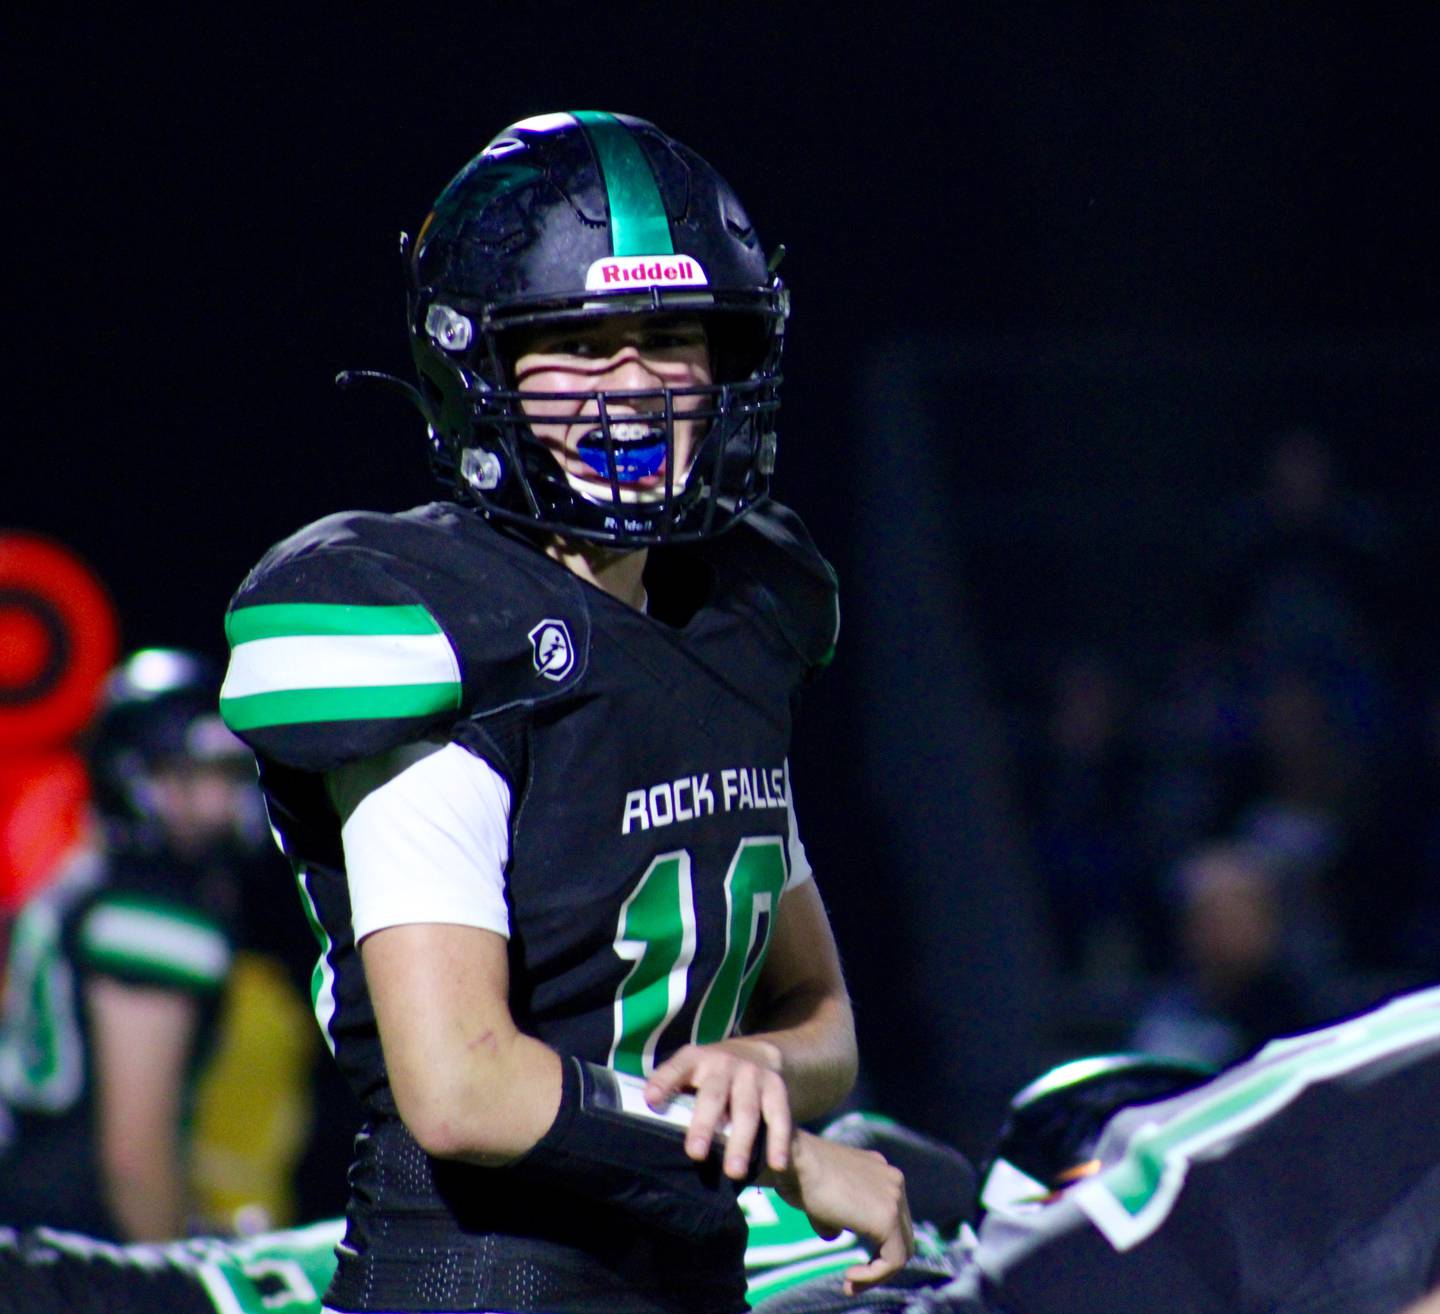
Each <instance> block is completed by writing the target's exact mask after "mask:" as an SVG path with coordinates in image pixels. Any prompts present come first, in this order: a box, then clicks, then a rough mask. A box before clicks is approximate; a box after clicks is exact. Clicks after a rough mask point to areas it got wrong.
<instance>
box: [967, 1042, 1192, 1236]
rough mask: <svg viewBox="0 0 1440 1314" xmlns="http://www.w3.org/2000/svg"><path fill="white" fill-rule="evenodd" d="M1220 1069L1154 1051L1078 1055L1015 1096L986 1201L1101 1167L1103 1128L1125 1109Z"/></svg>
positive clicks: (1054, 1186)
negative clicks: (1096, 1165) (1097, 1161)
mask: <svg viewBox="0 0 1440 1314" xmlns="http://www.w3.org/2000/svg"><path fill="white" fill-rule="evenodd" d="M1214 1075H1215V1069H1214V1068H1213V1067H1211V1066H1209V1065H1208V1064H1204V1063H1194V1062H1191V1061H1189V1060H1187V1059H1178V1058H1164V1057H1161V1056H1158V1055H1154V1054H1103V1055H1099V1056H1097V1057H1095V1058H1082V1059H1073V1060H1072V1061H1070V1062H1069V1063H1062V1064H1061V1065H1060V1066H1059V1067H1057V1068H1052V1069H1051V1070H1050V1071H1049V1072H1047V1073H1045V1074H1044V1075H1043V1076H1041V1077H1037V1078H1036V1079H1035V1080H1034V1081H1032V1082H1031V1083H1030V1084H1029V1085H1028V1086H1026V1087H1025V1088H1024V1089H1023V1090H1021V1091H1020V1092H1019V1093H1018V1094H1017V1095H1016V1096H1015V1097H1014V1098H1013V1099H1012V1100H1011V1101H1010V1107H1009V1110H1008V1111H1007V1113H1006V1117H1005V1121H1004V1123H1003V1124H1002V1125H1001V1128H1000V1134H999V1137H998V1138H997V1141H996V1145H995V1152H994V1155H993V1156H992V1158H991V1160H990V1163H989V1164H988V1165H987V1166H986V1169H985V1173H984V1177H983V1181H982V1185H981V1194H980V1203H981V1204H982V1205H983V1206H984V1207H986V1208H991V1209H993V1208H998V1207H1003V1206H1005V1205H1011V1204H1015V1203H1017V1202H1019V1201H1021V1200H1026V1201H1031V1200H1036V1199H1043V1198H1045V1197H1047V1196H1048V1195H1050V1194H1053V1193H1054V1192H1056V1191H1060V1190H1063V1189H1064V1188H1065V1187H1066V1186H1069V1185H1070V1184H1071V1183H1073V1182H1075V1181H1077V1180H1078V1179H1079V1178H1081V1177H1083V1176H1085V1175H1086V1173H1087V1172H1089V1171H1093V1167H1094V1164H1093V1160H1094V1154H1095V1150H1096V1147H1097V1146H1098V1144H1099V1141H1100V1134H1101V1132H1103V1131H1104V1130H1105V1125H1106V1123H1108V1122H1109V1121H1110V1119H1111V1118H1112V1117H1113V1116H1114V1115H1115V1114H1117V1113H1118V1112H1119V1111H1120V1110H1121V1109H1123V1108H1125V1107H1126V1106H1127V1105H1131V1104H1152V1103H1154V1102H1155V1101H1156V1100H1163V1099H1168V1098H1169V1097H1170V1096H1171V1095H1178V1094H1180V1093H1181V1092H1182V1091H1186V1090H1189V1089H1191V1088H1192V1087H1194V1086H1198V1085H1200V1084H1201V1082H1204V1081H1208V1080H1209V1079H1210V1078H1211V1077H1213V1076H1214Z"/></svg>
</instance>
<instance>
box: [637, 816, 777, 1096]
mask: <svg viewBox="0 0 1440 1314" xmlns="http://www.w3.org/2000/svg"><path fill="white" fill-rule="evenodd" d="M784 888H785V851H784V847H783V845H782V843H781V841H780V840H779V839H777V838H775V837H774V836H760V837H756V838H750V839H743V840H741V841H740V844H739V847H738V848H737V849H736V850H735V856H734V857H733V858H732V859H731V860H730V870H729V871H728V872H726V874H725V905H726V926H725V953H724V956H723V957H722V959H721V962H720V967H719V969H718V970H717V971H716V973H715V976H714V978H713V979H712V980H711V981H710V983H709V985H708V986H707V987H706V990H705V994H704V997H703V998H702V999H701V1002H700V1008H699V1012H698V1015H697V1017H696V1020H695V1027H694V1031H693V1035H694V1038H695V1040H696V1041H697V1042H698V1043H699V1044H710V1043H712V1042H713V1041H716V1040H723V1039H724V1038H725V1037H726V1036H728V1035H729V1034H730V1032H731V1031H732V1030H733V1028H734V1026H735V1023H736V1022H737V1021H738V1020H739V1019H740V1018H741V1017H742V1016H743V1015H744V1012H745V1006H746V1004H747V1003H749V1000H750V995H751V992H752V991H753V990H754V988H755V982H756V980H757V979H758V978H759V975H760V968H761V965H762V964H763V963H764V961H765V948H766V945H767V944H768V943H769V939H770V929H771V926H772V925H773V922H774V913H775V909H776V907H777V906H778V905H779V902H780V892H781V891H782V890H783V889H784ZM697 935H698V931H697V926H696V918H695V890H694V885H693V883H692V881H691V872H690V855H689V853H687V852H686V851H685V850H683V849H680V850H677V851H676V852H674V853H662V854H660V855H659V857H657V858H656V859H655V860H654V861H653V862H652V863H651V864H650V866H649V867H647V868H646V869H645V874H644V875H643V876H642V877H641V878H640V882H639V884H638V885H636V887H635V888H634V890H632V891H631V893H630V897H629V898H628V899H626V900H625V903H624V905H623V906H622V907H621V909H620V918H619V925H618V927H617V929H616V933H615V952H616V953H618V954H619V955H620V957H621V958H625V959H628V960H629V961H630V962H631V963H632V964H633V966H632V967H631V968H630V971H629V972H628V973H626V976H625V979H624V980H623V981H622V982H621V983H620V989H619V990H618V991H617V992H616V995H615V1039H614V1042H613V1043H612V1045H611V1047H610V1066H611V1067H613V1068H615V1069H616V1070H617V1071H619V1072H628V1073H630V1074H632V1075H633V1076H637V1077H643V1076H648V1075H649V1074H650V1073H651V1072H652V1071H654V1068H655V1046H656V1045H657V1044H658V1043H659V1040H660V1036H661V1033H662V1032H663V1031H664V1030H665V1028H666V1027H667V1026H669V1024H670V1023H671V1022H672V1021H674V1019H675V1018H676V1016H678V1014H679V1013H680V1010H681V1009H682V1008H684V1006H685V1001H686V998H687V995H688V992H689V984H690V983H689V975H690V965H691V963H693V962H694V960H695V950H696V946H697V943H698V939H697Z"/></svg>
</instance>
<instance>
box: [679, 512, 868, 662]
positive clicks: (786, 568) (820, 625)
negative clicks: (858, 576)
mask: <svg viewBox="0 0 1440 1314" xmlns="http://www.w3.org/2000/svg"><path fill="white" fill-rule="evenodd" d="M704 553H705V555H706V556H707V557H708V558H709V559H710V560H711V561H713V562H714V563H715V564H716V565H717V566H719V567H721V568H726V567H728V568H729V569H731V570H733V571H736V572H738V573H740V574H741V575H743V576H744V577H745V578H746V579H747V581H748V582H749V584H750V586H751V587H752V589H753V590H754V593H755V594H756V595H757V596H758V598H759V599H760V600H761V605H762V606H763V608H764V610H765V611H767V612H768V613H769V614H770V617H771V619H772V620H773V621H774V623H775V626H776V628H777V629H778V630H779V631H780V633H781V634H782V635H783V637H784V638H785V641H786V642H787V643H789V644H790V646H791V647H792V648H794V649H795V651H796V652H797V653H798V654H799V655H800V657H801V659H802V660H803V661H804V662H805V664H806V666H807V667H811V668H814V667H819V666H828V665H829V663H830V660H831V658H832V657H833V656H834V655H835V642H836V639H837V638H838V637H839V634H840V599H839V593H838V587H837V581H836V578H835V571H834V568H833V567H832V566H831V565H830V563H829V562H828V561H826V560H825V558H824V557H823V556H821V555H820V551H819V549H818V548H817V547H816V546H815V544H814V542H813V541H812V540H811V538H810V533H809V531H808V530H807V529H806V528H805V525H804V523H803V522H802V521H801V519H800V517H799V516H797V515H796V514H795V513H794V512H793V511H791V510H790V509H789V508H788V507H785V506H782V505H781V504H780V503H779V502H774V501H767V502H764V503H762V504H761V505H760V506H758V507H756V508H755V509H754V510H753V511H751V512H750V513H749V514H748V515H747V516H745V518H744V519H743V520H741V521H740V522H739V523H738V524H737V525H736V526H735V527H734V528H733V529H731V530H729V531H727V532H726V533H724V534H721V535H720V536H719V537H718V538H715V539H712V540H711V541H710V542H709V543H707V544H705V545H704Z"/></svg>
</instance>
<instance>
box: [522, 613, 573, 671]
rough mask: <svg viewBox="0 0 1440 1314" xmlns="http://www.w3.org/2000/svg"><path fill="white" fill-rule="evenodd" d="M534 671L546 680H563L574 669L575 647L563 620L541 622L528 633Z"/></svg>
mask: <svg viewBox="0 0 1440 1314" xmlns="http://www.w3.org/2000/svg"><path fill="white" fill-rule="evenodd" d="M530 647H531V650H532V651H533V653H534V657H535V669H536V670H537V671H539V672H540V674H541V675H543V676H544V677H545V678H546V679H547V680H563V679H564V678H565V677H566V676H567V675H569V674H570V672H571V671H572V670H573V669H574V667H575V645H574V644H573V643H572V642H571V641H570V631H569V630H568V629H567V628H566V626H565V622H564V621H563V620H549V619H546V620H542V621H541V622H540V623H539V624H538V625H537V626H536V627H535V628H534V629H533V630H531V631H530Z"/></svg>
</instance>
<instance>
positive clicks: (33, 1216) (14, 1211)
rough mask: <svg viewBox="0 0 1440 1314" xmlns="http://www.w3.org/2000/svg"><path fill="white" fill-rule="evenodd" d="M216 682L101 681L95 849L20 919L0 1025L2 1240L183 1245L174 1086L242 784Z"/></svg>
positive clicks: (181, 669)
mask: <svg viewBox="0 0 1440 1314" xmlns="http://www.w3.org/2000/svg"><path fill="white" fill-rule="evenodd" d="M218 685H219V680H218V674H216V673H214V672H211V671H210V670H208V669H207V668H206V667H205V665H204V663H203V662H202V661H201V660H199V659H198V658H196V657H195V656H193V655H191V654H188V653H184V652H178V651H174V650H162V649H149V650H145V651H141V652H138V653H136V654H134V655H133V656H131V657H130V658H129V659H128V660H127V661H126V662H124V663H123V664H122V665H121V666H120V667H118V668H117V669H116V670H115V671H114V672H113V674H112V676H111V678H110V680H109V683H108V685H107V690H106V696H105V702H104V705H103V708H102V711H101V714H100V717H99V721H98V724H97V727H96V730H95V736H94V741H93V745H92V749H91V753H90V761H91V771H92V777H93V782H94V790H95V800H96V811H97V838H96V842H95V844H94V845H93V846H91V847H90V848H89V849H88V850H87V851H86V852H84V853H83V854H82V855H81V856H79V857H78V858H77V859H76V860H75V861H74V862H73V863H72V864H71V865H70V866H69V867H68V868H67V869H66V870H65V871H64V872H62V873H61V875H60V876H59V877H57V878H56V880H55V881H54V882H53V883H52V884H51V885H49V886H47V887H46V888H45V889H44V890H43V891H42V892H41V893H40V894H39V895H38V896H36V897H35V898H33V899H32V900H31V902H30V903H29V904H27V905H26V907H25V908H24V910H23V912H22V913H21V916H20V918H19V919H18V921H17V923H16V926H15V932H14V940H13V943H12V949H11V955H10V961H9V964H8V977H7V980H6V987H5V996H4V1013H3V1022H0V1223H6V1224H11V1225H28V1224H39V1223H44V1224H48V1225H52V1226H57V1227H68V1228H76V1229H80V1230H83V1231H85V1232H88V1233H91V1234H93V1235H95V1236H101V1237H114V1238H123V1239H129V1240H146V1239H163V1238H169V1237H174V1236H178V1235H181V1234H182V1232H183V1231H184V1228H185V1224H186V1222H187V1216H188V1202H187V1198H186V1187H185V1181H186V1162H185V1149H186V1136H185V1130H184V1129H185V1121H186V1117H187V1113H188V1100H189V1095H190V1084H191V1079H192V1077H193V1076H194V1072H195V1068H196V1064H197V1061H198V1059H199V1058H200V1056H201V1055H202V1052H203V1049H204V1045H205V1041H206V1038H207V1036H208V1033H209V1029H210V1026H211V1024H212V1022H213V1017H214V1012H215V1005H216V1002H217V999H218V996H219V993H220V990H221V987H222V985H223V984H224V981H225V977H226V971H227V968H228V966H229V963H230V957H231V947H232V935H233V931H232V927H233V921H234V916H235V910H236V906H237V900H238V882H239V881H240V880H241V879H242V872H243V870H244V868H245V865H246V861H247V859H246V850H245V846H244V845H243V844H242V843H241V842H240V838H241V834H242V831H243V829H244V826H245V823H246V821H247V819H249V820H252V821H253V814H254V804H255V801H256V800H255V788H254V776H253V768H252V767H251V765H250V763H249V760H248V755H247V754H246V752H245V750H244V746H243V745H242V744H241V743H240V742H239V741H238V740H237V739H236V738H235V737H234V736H233V735H232V734H231V733H230V732H229V731H228V730H227V729H226V728H225V727H224V725H223V724H222V723H221V721H220V719H219V716H218V714H217V711H216V696H217V693H218Z"/></svg>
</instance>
